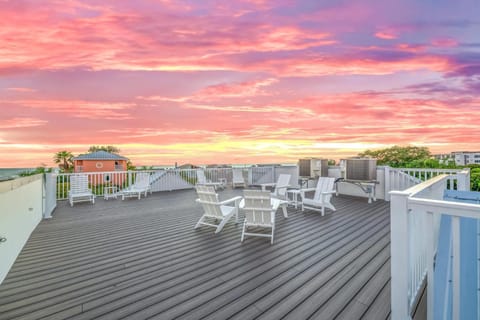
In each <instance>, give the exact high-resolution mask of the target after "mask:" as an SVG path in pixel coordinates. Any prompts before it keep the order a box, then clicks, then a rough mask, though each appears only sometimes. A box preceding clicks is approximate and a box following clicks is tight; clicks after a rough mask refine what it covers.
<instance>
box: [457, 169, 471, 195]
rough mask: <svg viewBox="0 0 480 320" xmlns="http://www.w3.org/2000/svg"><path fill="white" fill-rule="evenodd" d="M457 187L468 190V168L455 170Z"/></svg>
mask: <svg viewBox="0 0 480 320" xmlns="http://www.w3.org/2000/svg"><path fill="white" fill-rule="evenodd" d="M457 189H458V190H460V191H470V170H463V171H461V172H457Z"/></svg>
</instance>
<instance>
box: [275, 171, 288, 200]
mask: <svg viewBox="0 0 480 320" xmlns="http://www.w3.org/2000/svg"><path fill="white" fill-rule="evenodd" d="M290 178H291V176H290V175H289V174H285V173H282V174H280V175H279V176H278V181H277V184H276V185H275V190H274V191H273V194H274V195H276V196H280V197H286V195H287V188H286V187H288V186H289V185H290Z"/></svg>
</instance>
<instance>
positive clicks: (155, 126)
mask: <svg viewBox="0 0 480 320" xmlns="http://www.w3.org/2000/svg"><path fill="white" fill-rule="evenodd" d="M478 12H480V5H479V2H478V1H475V0H460V1H458V2H447V1H414V0H405V1H386V2H385V3H384V2H381V1H380V2H378V1H374V2H369V1H363V5H361V4H360V3H359V2H358V1H355V2H354V1H323V0H316V1H314V0H309V1H307V0H305V1H301V0H300V1H296V0H295V1H290V0H288V1H287V0H280V1H261V0H239V1H227V2H225V1H170V0H136V1H113V0H106V1H98V0H83V1H82V0H62V1H60V0H50V1H42V2H39V1H34V0H20V1H18V0H11V1H10V0H0V39H1V40H0V41H1V42H0V43H1V45H0V108H1V113H0V167H36V166H39V165H40V164H42V163H45V164H46V165H48V166H54V163H53V154H54V153H55V152H57V151H60V150H68V151H71V152H72V153H74V154H75V155H78V154H80V153H85V152H86V151H87V149H88V148H89V146H91V145H114V146H116V147H118V148H119V149H120V150H121V153H122V155H123V156H126V157H128V158H129V159H130V160H131V161H132V162H133V164H135V165H172V164H174V163H175V162H177V163H179V164H181V163H194V164H211V163H269V162H280V163H283V162H296V161H297V159H298V158H300V157H327V158H331V159H339V158H342V157H346V156H352V155H357V154H358V153H359V152H361V151H364V150H365V149H375V148H384V147H389V146H392V145H395V144H397V145H407V144H411V145H418V146H426V147H428V148H429V149H430V150H431V151H432V152H433V153H441V152H451V151H458V150H472V151H479V150H480V143H479V141H480V140H479V137H480V125H479V124H480V38H479V35H480V20H479V18H478Z"/></svg>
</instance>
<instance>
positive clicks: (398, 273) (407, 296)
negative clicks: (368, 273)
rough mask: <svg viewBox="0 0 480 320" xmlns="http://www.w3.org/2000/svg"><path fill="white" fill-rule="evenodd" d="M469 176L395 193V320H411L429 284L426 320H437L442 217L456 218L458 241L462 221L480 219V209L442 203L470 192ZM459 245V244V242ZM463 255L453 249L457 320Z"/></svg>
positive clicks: (459, 174)
mask: <svg viewBox="0 0 480 320" xmlns="http://www.w3.org/2000/svg"><path fill="white" fill-rule="evenodd" d="M469 176H470V172H469V171H468V170H464V171H462V172H456V173H455V174H451V175H446V174H441V175H437V176H435V177H434V178H431V179H429V180H427V181H425V182H422V183H420V184H418V185H416V186H413V187H411V188H409V189H407V190H404V191H392V192H391V202H390V217H391V221H390V223H391V276H392V280H391V304H392V313H391V315H392V319H393V320H397V319H402V320H404V319H411V313H412V309H413V307H414V306H415V304H416V302H417V301H418V299H419V295H420V294H421V292H420V289H421V288H422V286H423V285H424V284H425V283H427V284H428V285H427V318H428V319H433V299H434V291H433V290H434V287H435V284H434V276H433V275H434V273H433V269H434V257H435V254H436V252H437V244H438V230H439V226H440V216H441V214H447V215H450V216H452V218H453V221H456V222H452V228H453V230H452V231H453V240H454V242H453V243H454V244H455V243H456V242H455V241H458V239H459V232H458V231H459V229H458V224H459V222H458V218H459V217H476V218H480V205H472V204H464V203H455V202H447V201H444V200H443V195H444V192H445V190H446V189H447V188H451V189H453V188H454V187H456V189H458V190H469V189H470V178H469ZM457 243H458V242H457ZM459 261H460V260H459V255H458V248H456V249H455V245H454V263H453V269H454V270H453V274H454V275H455V274H456V276H454V279H453V288H454V290H453V292H454V295H453V296H454V299H453V300H454V303H453V306H454V308H453V311H454V314H453V319H458V317H455V315H457V316H458V315H459V313H458V305H459V295H456V294H455V293H456V292H457V293H458V292H459V291H458V290H459V281H458V280H459V269H458V265H459Z"/></svg>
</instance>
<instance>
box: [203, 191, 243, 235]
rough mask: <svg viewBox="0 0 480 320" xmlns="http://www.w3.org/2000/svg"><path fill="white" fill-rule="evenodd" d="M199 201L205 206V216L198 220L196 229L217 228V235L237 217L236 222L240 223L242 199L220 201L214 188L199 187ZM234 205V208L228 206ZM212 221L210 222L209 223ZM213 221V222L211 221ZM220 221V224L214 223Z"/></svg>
mask: <svg viewBox="0 0 480 320" xmlns="http://www.w3.org/2000/svg"><path fill="white" fill-rule="evenodd" d="M196 189H197V195H198V199H197V200H196V201H197V202H198V203H200V204H201V205H202V206H203V210H204V214H203V215H202V217H201V218H200V220H198V222H197V224H196V225H195V228H194V229H197V228H199V227H200V226H201V225H206V226H210V227H215V228H216V229H215V233H219V232H220V231H222V229H223V227H224V226H225V224H226V223H227V222H228V220H230V218H232V217H233V216H234V215H235V222H236V223H237V222H238V206H239V204H240V201H241V200H242V197H240V196H238V197H234V198H231V199H228V200H225V201H219V200H218V194H217V193H216V192H215V188H214V187H213V186H202V185H198V186H197V188H196ZM230 203H233V204H234V206H233V207H232V206H228V205H227V204H230ZM207 220H208V221H210V222H207ZM211 220H213V221H211ZM217 221H220V222H219V223H218V224H214V223H213V222H217Z"/></svg>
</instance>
